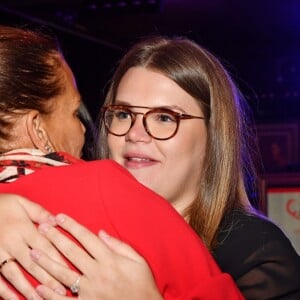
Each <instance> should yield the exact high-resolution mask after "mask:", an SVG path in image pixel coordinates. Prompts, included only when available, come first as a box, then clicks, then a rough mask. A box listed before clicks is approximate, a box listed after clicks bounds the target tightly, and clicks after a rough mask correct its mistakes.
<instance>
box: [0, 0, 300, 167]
mask: <svg viewBox="0 0 300 300" xmlns="http://www.w3.org/2000/svg"><path fill="white" fill-rule="evenodd" d="M0 23H2V24H9V25H22V26H23V25H24V24H27V26H33V25H39V26H43V27H48V28H51V29H52V30H53V31H54V32H55V33H56V34H57V36H58V38H59V40H60V42H61V43H62V46H63V50H64V53H65V56H66V59H67V61H68V62H69V64H70V65H71V68H72V69H73V71H74V73H75V76H76V78H77V83H78V87H79V90H80V92H81V94H82V96H83V100H84V101H85V103H86V105H87V107H88V109H89V111H90V113H91V115H92V117H93V118H96V116H97V114H98V111H99V108H100V106H101V104H102V101H103V95H104V92H105V85H106V83H107V81H108V80H109V78H110V76H111V74H112V72H113V68H114V66H115V64H116V62H117V60H118V59H119V58H120V57H121V56H122V54H123V53H124V52H125V51H126V49H127V48H128V47H129V46H130V45H131V44H132V43H134V42H135V41H136V40H137V39H139V38H141V37H143V36H146V35H148V34H155V33H159V34H168V35H184V36H187V37H189V38H192V39H194V40H195V41H196V42H198V43H199V44H201V45H203V46H205V47H206V48H208V49H209V50H210V51H211V52H212V53H214V54H215V55H216V56H218V57H219V58H220V59H221V61H222V62H223V64H224V65H225V66H226V67H227V69H228V70H229V71H230V73H231V74H232V76H233V78H234V80H235V81H236V82H237V84H238V86H239V87H240V89H241V90H242V92H243V93H244V95H245V96H246V98H247V100H248V102H249V104H250V106H251V107H252V109H253V112H254V117H255V120H256V123H257V124H258V127H259V129H260V130H261V132H262V133H263V134H261V135H260V136H263V137H264V138H265V137H266V139H265V140H264V141H267V140H268V141H269V140H270V138H271V139H272V136H274V141H275V142H276V141H277V140H282V141H285V140H286V141H287V142H286V143H285V144H284V145H279V146H282V147H284V149H285V150H284V153H288V157H286V158H285V161H287V163H286V165H285V166H283V167H279V168H278V170H276V171H293V172H294V171H299V164H300V163H299V160H300V158H299V157H300V155H299V143H298V141H299V139H300V133H299V127H300V126H299V123H300V117H299V116H300V1H299V0H281V1H280V0H248V1H247V0H161V1H158V0H143V1H139V0H131V1H130V0H110V1H105V0H82V1H79V0H69V1H67V0H65V1H63V0H56V1H54V0H52V1H46V0H44V1H43V0H40V1H32V0H26V1H25V0H24V1H21V0H19V1H17V0H15V1H13V0H8V1H3V0H2V1H0ZM278 124H282V128H285V129H284V130H283V131H282V130H281V129H280V128H281V127H280V126H278ZM291 124H292V126H290V125H291ZM273 125H274V126H273ZM272 126H273V127H272ZM290 128H292V131H291V130H290ZM268 134H269V135H268ZM264 141H262V142H264ZM265 147H268V145H267V146H266V145H265V144H264V148H265ZM286 148H287V149H286ZM284 155H286V154H284ZM275 158H276V157H275ZM275 164H276V162H275ZM275 169H276V168H275ZM267 171H268V170H267ZM273 171H274V170H272V172H273Z"/></svg>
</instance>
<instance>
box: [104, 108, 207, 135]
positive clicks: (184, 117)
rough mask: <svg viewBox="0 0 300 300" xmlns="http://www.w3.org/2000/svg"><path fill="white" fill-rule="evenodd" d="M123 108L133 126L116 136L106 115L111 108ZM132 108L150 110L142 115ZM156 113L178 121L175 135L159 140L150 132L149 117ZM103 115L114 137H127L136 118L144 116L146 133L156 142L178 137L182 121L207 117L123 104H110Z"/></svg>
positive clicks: (107, 127) (106, 126) (166, 109)
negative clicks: (168, 115) (162, 113)
mask: <svg viewBox="0 0 300 300" xmlns="http://www.w3.org/2000/svg"><path fill="white" fill-rule="evenodd" d="M118 107H119V108H123V109H124V110H125V111H126V112H128V113H129V114H130V118H131V124H130V127H129V129H128V130H127V131H126V132H125V133H123V134H116V133H114V132H112V131H111V130H110V128H109V126H108V124H106V119H105V113H106V111H107V110H109V109H111V108H118ZM130 108H141V109H149V110H148V111H147V112H145V113H142V112H134V111H132V110H131V109H130ZM155 111H159V112H166V113H168V114H170V115H172V116H173V117H174V118H175V120H176V130H175V131H174V133H173V134H172V135H171V136H169V137H167V138H157V137H155V136H153V135H152V134H151V132H150V130H149V129H148V126H147V116H148V115H149V114H152V113H153V112H155ZM101 113H102V122H103V123H104V126H105V128H106V129H107V131H108V132H109V133H110V134H112V135H114V136H125V135H126V134H128V132H129V131H130V129H131V128H132V127H133V126H134V124H135V121H136V116H137V115H142V116H143V119H142V121H143V126H144V129H145V131H146V132H147V134H148V135H149V136H150V137H152V138H153V139H155V140H160V141H165V140H169V139H171V138H172V137H174V136H175V135H176V133H177V132H178V128H179V124H180V121H181V120H190V119H202V120H205V119H206V118H205V117H199V116H193V115H189V114H183V113H179V112H176V111H173V110H171V109H169V108H164V107H149V106H139V105H123V104H109V105H105V106H103V107H102V108H101Z"/></svg>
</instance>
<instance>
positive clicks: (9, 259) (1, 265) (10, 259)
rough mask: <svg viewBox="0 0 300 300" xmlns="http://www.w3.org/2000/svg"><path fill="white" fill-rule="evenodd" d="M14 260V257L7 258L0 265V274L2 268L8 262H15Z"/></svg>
mask: <svg viewBox="0 0 300 300" xmlns="http://www.w3.org/2000/svg"><path fill="white" fill-rule="evenodd" d="M15 260H16V259H15V258H14V257H10V258H7V259H4V260H3V261H2V262H1V264H0V272H1V271H2V268H3V267H4V266H5V265H6V264H7V263H9V262H11V261H15Z"/></svg>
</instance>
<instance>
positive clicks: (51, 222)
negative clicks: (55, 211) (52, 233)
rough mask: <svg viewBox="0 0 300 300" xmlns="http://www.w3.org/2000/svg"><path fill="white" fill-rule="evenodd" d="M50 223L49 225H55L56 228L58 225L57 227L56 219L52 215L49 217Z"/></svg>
mask: <svg viewBox="0 0 300 300" xmlns="http://www.w3.org/2000/svg"><path fill="white" fill-rule="evenodd" d="M48 223H49V224H50V225H53V226H56V225H57V223H56V219H55V217H54V216H52V215H50V216H49V217H48Z"/></svg>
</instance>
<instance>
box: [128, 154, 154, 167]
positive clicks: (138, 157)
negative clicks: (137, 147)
mask: <svg viewBox="0 0 300 300" xmlns="http://www.w3.org/2000/svg"><path fill="white" fill-rule="evenodd" d="M123 157H124V166H125V167H126V168H128V169H138V168H144V167H149V166H153V165H154V164H156V163H157V162H158V161H157V160H155V159H153V158H152V157H150V156H148V155H145V154H141V153H130V154H125V155H124V156H123Z"/></svg>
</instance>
